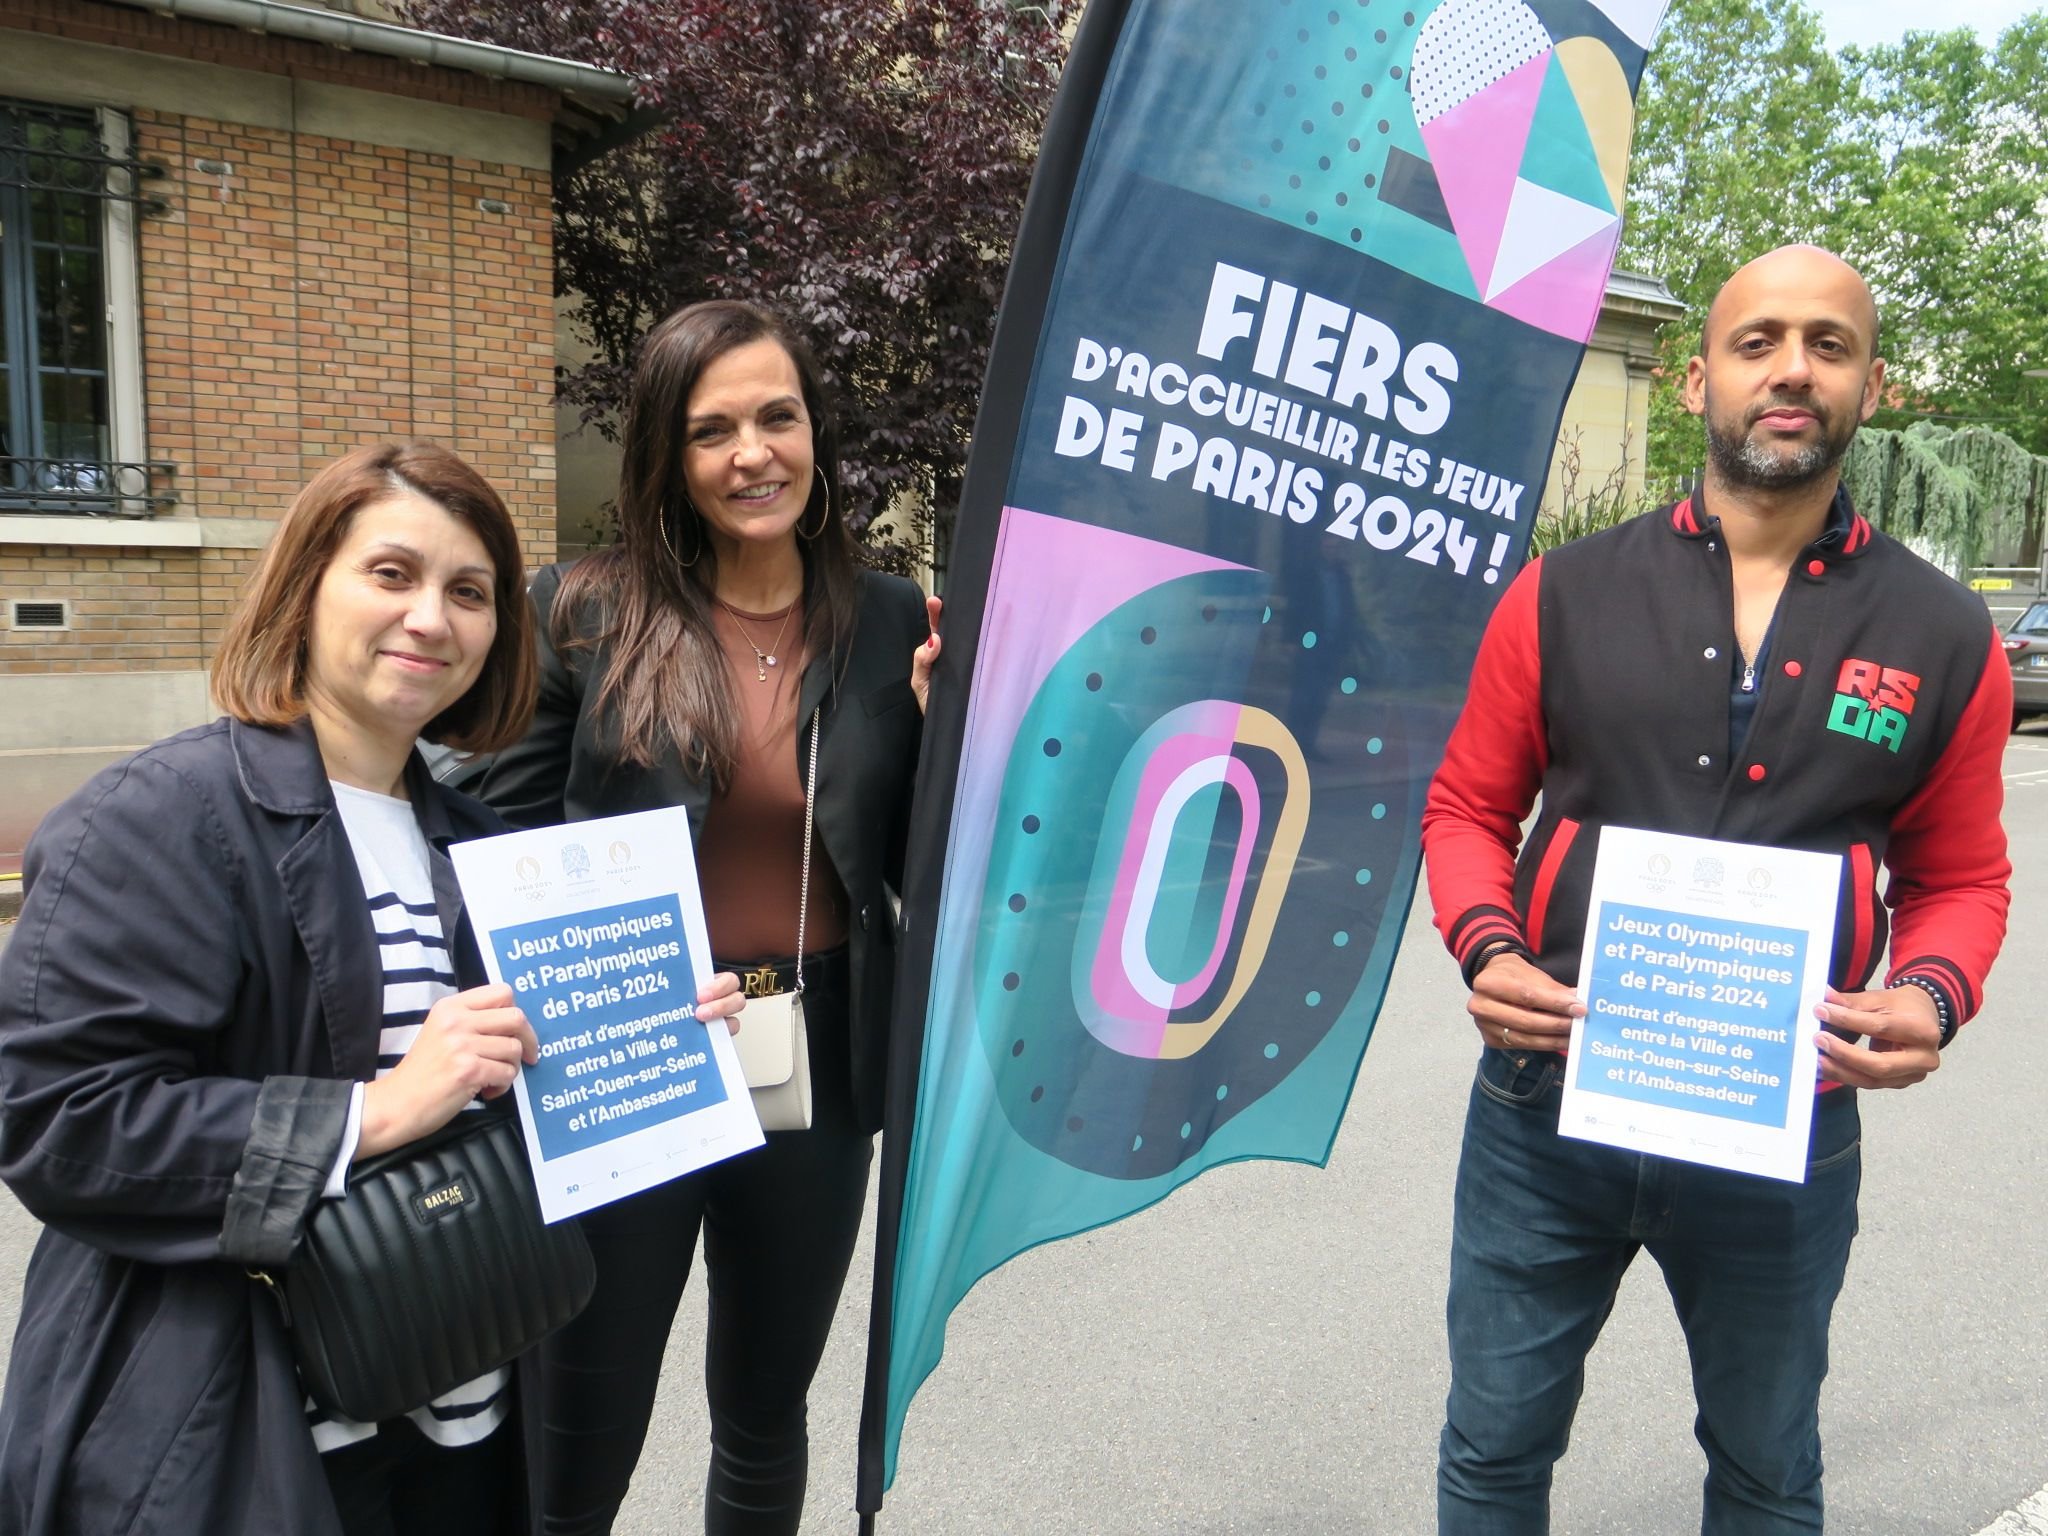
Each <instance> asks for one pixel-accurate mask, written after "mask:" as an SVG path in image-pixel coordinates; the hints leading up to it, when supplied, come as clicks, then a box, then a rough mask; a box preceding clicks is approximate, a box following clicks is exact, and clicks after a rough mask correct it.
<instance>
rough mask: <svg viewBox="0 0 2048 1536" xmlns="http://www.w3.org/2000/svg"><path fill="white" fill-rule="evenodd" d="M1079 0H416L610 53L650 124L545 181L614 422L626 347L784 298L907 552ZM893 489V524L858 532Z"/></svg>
mask: <svg viewBox="0 0 2048 1536" xmlns="http://www.w3.org/2000/svg"><path fill="white" fill-rule="evenodd" d="M1074 8H1075V6H1074V4H1073V0H1048V3H1046V4H1043V5H1023V6H1018V5H1012V4H1008V3H1004V0H847V3H837V0H652V3H649V0H408V3H406V5H405V7H404V14H405V16H406V19H407V20H408V21H410V22H411V23H412V24H414V25H416V26H421V27H425V28H428V29H430V30H433V31H436V32H445V33H452V34H455V35H457V36H462V37H468V38H473V39H478V40H482V41H488V42H494V43H500V44H504V45H506V46H508V47H514V48H522V49H527V50H530V51H533V52H537V53H546V54H552V55H554V56H556V57H561V58H573V59H580V60H583V61H585V62H587V63H592V64H601V65H604V66H607V67H609V68H612V69H617V70H621V71H624V72H625V73H628V74H630V75H633V76H634V77H636V78H637V79H639V80H640V81H642V82H643V85H642V89H641V96H640V100H641V105H642V107H643V109H646V110H648V111H650V112H651V113H652V114H653V115H655V116H657V117H658V119H659V121H658V124H657V126H655V127H654V128H653V129H652V130H651V131H649V132H647V133H646V134H644V135H642V136H641V137H639V138H638V139H636V140H634V141H633V142H631V143H629V144H627V145H626V146H624V147H622V148H620V149H617V150H614V151H613V152H611V153H609V154H607V155H604V156H603V157H601V158H599V159H597V160H595V161H593V162H591V163H590V164H589V165H587V166H584V167H582V168H581V169H579V170H576V171H575V172H574V173H573V174H571V175H569V176H567V177H564V178H558V184H557V186H556V188H555V215H556V217H555V225H556V230H555V233H556V286H557V289H558V291H560V292H563V293H566V294H570V295H573V296H574V299H575V302H576V306H577V308H576V311H575V318H576V321H577V323H578V324H579V325H580V326H581V328H582V329H583V331H584V333H585V335H586V337H587V339H588V340H589V341H590V342H591V343H592V344H593V346H594V348H595V351H596V358H595V361H593V362H592V363H591V364H589V365H588V366H587V367H584V368H582V369H579V370H576V371H574V372H572V373H569V374H567V375H565V376H564V377H563V378H562V379H561V381H560V387H561V391H562V394H563V396H564V398H565V399H567V400H569V401H570V402H572V403H574V404H576V405H577V406H579V407H580V408H581V409H582V411H583V414H584V417H585V420H586V421H590V422H594V423H595V424H597V425H598V426H599V427H600V428H601V429H603V430H606V431H607V432H609V431H611V430H613V429H615V427H616V424H617V422H618V420H619V407H620V405H621V401H622V395H623V391H624V388H625V382H626V379H627V377H628V375H629V372H630V369H631V363H632V357H633V351H634V347H635V346H636V344H637V343H638V340H639V338H640V336H641V335H642V334H643V333H644V332H645V331H646V329H647V327H648V326H649V325H651V324H652V323H653V322H654V321H655V320H657V319H659V318H660V317H661V316H662V315H663V314H666V313H667V312H668V311H669V310H671V309H673V308H675V307H676V306H677V305H679V304H683V303H687V302H689V301H690V300H693V299H698V298H711V297H729V298H748V299H757V300H761V301H763V302H766V303H769V304H772V305H774V306H776V307H777V308H779V309H781V310H782V311H783V312H784V313H786V314H788V315H790V316H791V317H792V318H793V319H794V320H795V321H796V323H797V324H798V325H799V326H801V327H802V329H803V330H804V332H805V333H806V334H807V335H808V336H809V338H810V339H811V341H812V343H813V345H814V346H815V347H816V349H817V351H818V355H819V360H820V362H821V363H822V364H823V366H824V367H825V369H826V371H827V373H828V375H829V376H830V379H831V383H832V386H833V388H834V390H835V392H836V395H837V401H838V407H839V417H840V423H841V438H842V454H843V461H844V479H845V482H846V499H847V505H848V508H849V510H850V511H851V513H852V515H853V518H854V521H855V524H856V526H857V527H858V528H859V529H860V530H861V531H862V532H863V534H864V535H868V536H869V542H870V548H871V551H872V554H873V555H874V557H875V558H877V559H878V560H879V561H881V562H882V563H887V564H895V565H902V564H904V563H906V562H907V560H908V558H909V555H910V552H911V550H912V548H914V547H915V546H916V544H918V543H919V542H921V540H922V537H923V534H924V531H925V528H926V526H927V525H928V522H929V520H930V518H931V517H932V516H933V514H934V512H936V513H937V515H938V516H939V518H940V519H941V520H944V519H945V518H947V517H949V516H950V514H951V510H952V508H953V506H954V504H955V503H956V501H957V498H958V493H959V487H960V477H961V473H962V470H963V468H964V466H965V463H966V456H967V444H968V437H969V433H970V431H971V429H972V427H973V424H974V411H975V405H976V400H977V397H978V395H979V393H980V388H981V377H982V369H983V365H984V363H985V362H986V360H987V353H988V346H989V341H990V339H991V337H992V335H993V332H994V326H995V313H996V305H997V302H998V300H999V299H1000V298H1001V296H1002V289H1003V279H1004V275H1005V272H1006V270H1007V266H1008V260H1009V248H1010V240H1011V237H1012V235H1013V233H1014V232H1015V229H1016V226H1017V220H1018V216H1019V215H1020V214H1021V212H1022V211H1023V206H1024V195H1025V192H1026V190H1027V188H1028V187H1029V185H1030V180H1031V170H1032V166H1033V163H1034V160H1035V157H1036V153H1037V143H1038V134H1039V130H1040V128H1041V126H1042V124H1043V123H1044V120H1045V113H1046V110H1047V108H1048V107H1049V106H1050V104H1051V99H1052V90H1053V86H1054V84H1055V82H1056V80H1057V78H1058V73H1059V68H1060V65H1061V62H1062V60H1063V58H1064V56H1065V51H1066V45H1065V41H1064V34H1065V32H1066V30H1067V27H1066V21H1067V17H1066V15H1065V14H1064V13H1065V12H1067V11H1071V10H1073V9H1074ZM891 508H894V509H896V510H897V511H898V513H899V514H900V515H899V516H897V517H895V518H894V519H892V523H893V525H894V526H893V528H892V532H891V533H890V535H889V536H888V537H886V538H883V537H875V536H872V535H871V534H870V530H869V528H868V525H869V523H870V522H871V521H872V520H873V519H874V518H875V516H876V515H877V514H878V513H881V512H883V511H885V510H888V509H891Z"/></svg>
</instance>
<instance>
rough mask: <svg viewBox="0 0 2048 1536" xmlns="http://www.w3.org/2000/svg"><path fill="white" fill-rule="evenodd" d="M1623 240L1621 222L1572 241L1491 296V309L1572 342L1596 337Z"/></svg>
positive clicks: (1489, 305) (1615, 222) (1489, 306)
mask: <svg viewBox="0 0 2048 1536" xmlns="http://www.w3.org/2000/svg"><path fill="white" fill-rule="evenodd" d="M1620 242H1621V221H1620V220H1619V219H1617V220H1615V221H1614V223H1613V224H1612V225H1611V226H1609V227H1608V228H1606V229H1603V230H1601V231H1600V233H1599V234H1597V235H1595V236H1593V238H1592V239H1590V240H1587V241H1584V242H1582V243H1581V244H1579V245H1575V246H1573V247H1572V248H1571V249H1570V250H1568V251H1566V252H1565V253H1564V254H1563V255H1562V256H1560V257H1558V258H1557V259H1556V260H1555V261H1550V262H1546V263H1544V264H1543V265H1542V266H1540V267H1538V268H1537V269H1536V270H1535V271H1534V272H1531V273H1530V274H1529V275H1528V276H1527V277H1525V278H1523V279H1522V280H1521V281H1520V282H1519V283H1517V284H1515V286H1514V287H1512V288H1509V289H1507V290H1506V291H1505V292H1503V293H1501V294H1499V295H1497V296H1496V297H1494V298H1493V299H1491V300H1490V301H1488V304H1487V308H1489V309H1497V310H1499V311H1500V312H1501V313H1502V314H1506V315H1513V316H1514V317H1515V318H1516V319H1517V320H1525V321H1527V322H1528V323H1529V324H1530V325H1533V326H1536V327H1537V328H1538V329H1540V330H1545V331H1549V332H1550V333H1551V334H1552V335H1554V336H1562V337H1564V338H1566V339H1567V340H1569V341H1577V342H1585V341H1590V340H1591V339H1592V337H1593V327H1594V326H1595V325H1597V324H1598V323H1599V320H1600V303H1601V301H1602V300H1603V299H1604V298H1605V297H1606V296H1607V274H1608V272H1609V271H1610V270H1611V269H1612V268H1613V266H1614V250H1615V247H1616V246H1617V245H1618V244H1620Z"/></svg>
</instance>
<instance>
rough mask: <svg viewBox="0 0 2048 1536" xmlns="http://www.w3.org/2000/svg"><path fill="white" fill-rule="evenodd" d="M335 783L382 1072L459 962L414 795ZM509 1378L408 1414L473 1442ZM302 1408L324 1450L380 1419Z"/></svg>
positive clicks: (498, 1411)
mask: <svg viewBox="0 0 2048 1536" xmlns="http://www.w3.org/2000/svg"><path fill="white" fill-rule="evenodd" d="M333 788H334V803H335V805H336V806H337V807H338V808H339V809H340V811H341V821H342V825H343V826H344V827H346V828H347V829H348V841H349V846H350V847H351V848H352V849H353V850H354V851H355V856H356V868H357V869H358V870H360V871H361V872H362V877H363V890H364V891H365V892H367V893H368V895H369V898H370V921H371V924H372V926H374V927H375V928H376V930H377V949H378V954H379V956H380V958H381V961H382V966H383V988H384V1023H383V1028H382V1031H381V1032H380V1033H379V1035H378V1037H377V1075H378V1076H379V1077H382V1076H383V1075H384V1074H385V1073H387V1072H389V1071H390V1070H391V1069H392V1068H393V1067H395V1066H397V1065H398V1063H399V1061H400V1060H401V1059H402V1058H403V1057H404V1055H405V1053H406V1052H407V1051H408V1050H409V1049H411V1047H412V1042H413V1040H414V1038H415V1037H416V1036H417V1035H418V1034H419V1032H420V1025H421V1024H422V1023H424V1022H425V1021H426V1017H427V1011H428V1010H429V1009H430V1008H432V1007H433V1006H434V1004H435V1003H437V1002H439V1001H440V1000H441V999H442V998H444V997H446V996H448V995H449V994H450V993H452V992H454V991H455V990H456V982H455V967H454V964H453V962H452V961H451V960H450V959H449V957H448V939H447V936H446V935H445V934H443V933H442V931H441V918H440V914H439V912H438V911H437V909H436V908H435V905H434V876H433V866H432V865H431V864H430V863H429V862H428V859H427V840H426V837H425V835H424V834H422V833H421V831H420V827H419V823H418V822H417V821H415V820H414V819H413V814H412V805H411V803H410V802H409V801H405V800H398V799H394V798H393V797H391V796H389V795H376V794H372V793H370V792H369V791H368V790H365V789H355V788H352V787H351V786H349V785H347V784H335V785H334V786H333ZM470 1107H471V1108H472V1109H474V1108H478V1107H480V1106H478V1105H471V1106H470ZM344 1198H346V1197H344ZM510 1381H511V1373H510V1371H509V1370H507V1369H506V1368H505V1367H503V1366H501V1367H499V1368H498V1369H497V1370H495V1371H492V1372H490V1373H489V1374H487V1375H484V1376H479V1377H478V1378H477V1379H476V1380H475V1381H472V1382H468V1383H466V1384H465V1385H463V1386H459V1387H457V1388H455V1390H454V1391H452V1392H446V1393H443V1394H442V1395H441V1396H440V1397H437V1398H435V1399H434V1400H433V1401H432V1402H431V1403H428V1404H427V1405H426V1406H425V1407H424V1408H415V1409H413V1411H412V1412H411V1413H409V1414H407V1415H406V1417H407V1418H409V1419H411V1420H412V1421H413V1423H414V1424H416V1425H417V1426H419V1429H420V1432H421V1433H422V1434H424V1435H425V1436H426V1437H427V1438H428V1439H429V1440H432V1441H434V1442H436V1443H437V1444H440V1445H446V1446H461V1445H474V1444H475V1443H476V1442H477V1441H479V1440H482V1439H483V1438H484V1437H485V1436H487V1435H489V1434H490V1433H491V1431H492V1430H494V1429H496V1428H497V1427H498V1426H499V1425H500V1424H502V1423H504V1421H505V1415H506V1411H507V1405H506V1396H505V1388H506V1386H507V1385H508V1384H509V1383H510ZM306 1415H307V1418H308V1420H309V1421H310V1422H311V1424H312V1427H313V1445H314V1448H315V1449H317V1450H319V1451H320V1452H321V1453H322V1454H325V1453H326V1452H328V1451H333V1450H339V1449H340V1448H341V1447H342V1446H344V1445H354V1444H355V1443H357V1442H358V1441H361V1440H367V1439H369V1438H370V1437H371V1436H372V1435H374V1434H376V1433H377V1426H376V1425H375V1424H356V1423H352V1422H350V1421H349V1420H346V1419H339V1418H335V1417H334V1416H333V1415H331V1414H329V1413H328V1412H327V1411H326V1410H325V1409H324V1408H320V1407H318V1406H316V1405H315V1404H314V1403H313V1401H312V1400H311V1399H310V1398H309V1399H307V1402H306Z"/></svg>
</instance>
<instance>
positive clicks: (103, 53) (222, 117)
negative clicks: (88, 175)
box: [0, 28, 551, 170]
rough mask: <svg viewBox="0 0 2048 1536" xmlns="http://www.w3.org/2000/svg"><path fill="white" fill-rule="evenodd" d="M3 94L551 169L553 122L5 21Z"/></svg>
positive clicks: (0, 54) (0, 70) (0, 57)
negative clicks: (20, 27)
mask: <svg viewBox="0 0 2048 1536" xmlns="http://www.w3.org/2000/svg"><path fill="white" fill-rule="evenodd" d="M0 36H4V37H5V38H6V45H5V47H4V48H0V95H5V96H26V97H28V98H30V99H32V100H36V101H54V102H63V103H67V104H75V105H78V106H88V107H118V108H121V109H122V110H130V109H133V108H137V107H140V108H144V109H146V110H148V111H152V112H175V113H178V114H180V115H182V116H185V117H197V118H202V119H205V120H207V121H210V122H218V123H238V124H244V125H246V126H248V127H251V128H271V129H277V130H281V131H285V132H290V131H292V130H294V129H296V130H297V131H298V132H300V133H315V134H319V135H321V136H323V137H327V138H336V139H345V140H348V141H350V142H353V143H358V144H375V145H379V146H382V147H384V148H389V149H413V150H418V151H420V152H421V153H422V154H431V155H452V156H456V157H458V158H463V159H473V160H480V161H482V162H484V163H485V164H487V165H516V166H520V167H522V168H524V169H527V170H546V169H547V167H548V165H549V163H550V151H551V142H550V130H549V127H548V125H547V124H546V123H543V122H535V121H532V120H530V119H527V118H522V117H513V116H511V115H509V114H507V113H502V112H486V111H482V110H480V109H478V108H475V107H455V106H449V105H447V104H445V103H442V102H435V101H421V100H418V99H416V98H414V97H410V96H398V95H390V94H386V93H385V92H382V91H370V90H364V89H362V88H361V87H359V86H346V85H327V84H325V83H323V82H319V81H310V80H309V81H295V80H293V79H291V78H289V77H287V76H284V75H271V74H264V73H261V72H259V71H256V70H250V69H237V68H234V67H233V66H231V65H226V64H203V63H200V62H198V61H196V60H192V59H175V58H167V57H165V56H163V55H160V54H150V53H144V52H142V51H140V50H139V49H128V48H109V47H108V46H106V45H105V44H104V43H82V42H78V41H76V40H74V39H72V38H67V37H52V36H50V35H48V34H47V33H41V32H16V31H10V30H7V29H5V28H0Z"/></svg>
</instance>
